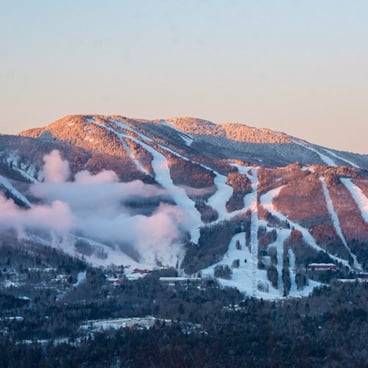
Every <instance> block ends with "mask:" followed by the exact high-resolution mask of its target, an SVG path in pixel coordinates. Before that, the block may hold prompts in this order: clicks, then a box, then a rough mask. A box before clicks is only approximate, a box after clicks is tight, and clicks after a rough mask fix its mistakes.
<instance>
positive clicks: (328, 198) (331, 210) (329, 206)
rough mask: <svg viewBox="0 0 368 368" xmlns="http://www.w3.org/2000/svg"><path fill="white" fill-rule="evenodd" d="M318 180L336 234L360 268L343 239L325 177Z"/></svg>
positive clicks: (358, 267)
mask: <svg viewBox="0 0 368 368" xmlns="http://www.w3.org/2000/svg"><path fill="white" fill-rule="evenodd" d="M319 180H320V181H321V184H322V189H323V194H324V196H325V199H326V204H327V209H328V212H329V214H330V216H331V220H332V223H333V225H334V228H335V231H336V234H337V235H338V237H339V238H340V239H341V241H342V243H343V244H344V247H345V248H346V249H347V251H348V252H349V254H350V256H351V257H352V258H353V260H354V267H355V268H356V269H359V270H362V266H361V264H359V262H358V261H357V259H356V256H355V255H354V254H353V253H351V250H350V248H349V246H348V243H347V241H346V239H345V236H344V234H343V232H342V229H341V226H340V221H339V217H338V216H337V213H336V211H335V208H334V206H333V203H332V199H331V196H330V192H329V191H328V188H327V184H326V181H325V179H324V178H323V177H320V178H319Z"/></svg>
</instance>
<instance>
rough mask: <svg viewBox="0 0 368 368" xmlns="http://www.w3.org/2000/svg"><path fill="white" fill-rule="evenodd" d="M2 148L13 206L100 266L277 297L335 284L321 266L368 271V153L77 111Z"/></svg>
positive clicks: (0, 170)
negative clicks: (60, 225) (163, 273)
mask: <svg viewBox="0 0 368 368" xmlns="http://www.w3.org/2000/svg"><path fill="white" fill-rule="evenodd" d="M246 140H248V141H246ZM250 140H251V142H250ZM0 141H1V142H2V145H1V149H0V179H1V180H0V189H1V191H2V192H3V196H4V197H5V198H8V200H3V205H6V206H8V207H10V208H11V210H12V211H13V212H14V218H15V219H17V218H22V224H23V225H22V226H25V227H26V228H34V227H35V220H34V216H35V214H37V211H39V210H40V209H42V211H48V213H50V215H52V214H53V213H56V214H58V213H59V216H61V215H60V213H61V214H62V216H65V219H66V220H67V221H69V222H66V223H70V226H69V227H68V230H65V231H64V233H63V234H61V235H60V238H61V239H62V240H61V241H60V242H59V243H58V244H56V245H55V244H54V245H53V246H58V247H62V248H64V249H65V251H67V252H69V253H71V254H80V252H82V254H83V256H84V257H86V258H87V259H88V260H89V261H91V262H92V263H96V264H100V265H104V264H105V265H106V264H109V262H113V263H117V264H125V266H127V265H130V266H132V265H134V266H135V267H145V268H151V269H152V268H156V267H168V266H170V267H174V268H176V269H177V272H179V273H180V274H183V273H184V274H197V273H200V274H201V275H202V276H204V277H216V278H217V279H218V280H220V282H221V283H222V284H223V285H224V286H233V287H237V288H238V289H239V290H241V291H242V292H244V293H246V294H251V295H254V296H257V297H262V298H269V299H274V298H276V299H277V298H280V297H281V298H282V297H284V296H288V295H291V296H300V295H307V294H308V293H309V292H310V290H311V289H313V287H314V286H315V285H317V284H318V283H316V281H321V280H324V279H326V278H330V277H332V276H333V275H334V274H331V272H329V273H327V274H328V275H327V276H326V274H325V273H321V274H316V273H313V272H312V271H311V270H309V268H308V267H309V266H308V265H309V264H312V263H316V262H317V263H318V262H320V263H321V262H322V263H327V264H334V267H337V274H338V275H340V277H348V276H349V275H350V276H351V275H352V274H355V273H361V272H363V271H365V270H368V268H367V266H368V252H367V247H366V244H368V225H367V219H368V214H367V212H366V211H367V210H366V207H365V204H366V201H367V202H368V200H367V198H368V173H367V167H368V156H365V155H358V154H352V153H347V152H341V151H336V150H331V149H328V148H325V147H321V146H317V145H312V144H310V143H308V142H306V141H304V140H301V139H298V138H294V137H290V136H288V135H286V134H285V133H280V132H273V131H271V130H268V129H256V128H252V127H247V126H244V125H241V124H233V123H230V124H222V125H216V124H214V123H212V122H208V121H205V120H201V119H196V118H172V119H166V120H162V119H161V120H154V121H150V120H142V119H139V120H135V119H130V118H126V117H122V116H118V115H111V116H106V115H104V116H102V115H69V116H66V117H64V118H62V119H59V120H57V121H55V122H54V123H52V124H50V125H49V126H47V127H44V128H35V129H31V130H27V131H23V132H21V133H20V134H19V135H18V136H1V137H0ZM276 142H277V143H276ZM50 165H51V166H50ZM49 166H50V167H49ZM65 168H67V170H66V171H65V172H66V174H65V176H64V177H62V178H61V181H59V182H57V183H53V182H49V181H48V180H49V179H50V178H51V176H50V175H49V176H48V174H47V172H48V170H51V171H52V170H54V174H56V171H57V170H59V171H60V170H61V172H62V171H63V170H64V169H65ZM58 180H59V179H58ZM55 188H58V190H56V189H55ZM109 191H110V192H111V194H110V193H109V194H107V192H109ZM89 192H90V193H91V194H89ZM127 193H128V194H127ZM114 196H115V197H114ZM84 197H85V198H84ZM83 198H84V199H83ZM103 198H107V199H106V201H107V204H106V205H105V204H103V201H104V199H103ZM9 201H13V202H14V203H15V204H14V205H13V204H11V203H10V202H9ZM55 201H56V202H55ZM59 202H60V203H59ZM55 203H56V204H57V205H55ZM14 206H15V207H14ZM17 206H18V207H19V206H20V207H23V208H27V210H22V211H23V212H22V211H20V210H19V209H18V208H17ZM57 211H59V212H57ZM91 211H92V212H91ZM19 216H20V217H19ZM68 216H69V217H68ZM106 216H107V217H106ZM105 217H106V219H105ZM2 221H3V222H4V221H5V220H4V219H1V218H0V225H1V223H2ZM15 225H17V224H8V225H7V226H15ZM142 228H145V231H146V232H147V233H148V232H151V234H154V235H152V236H150V235H147V234H146V233H144V232H142V231H141V230H140V229H142ZM47 229H48V230H50V231H51V233H52V232H55V231H56V232H57V231H59V233H60V230H57V229H55V224H54V223H52V221H50V223H49V225H48V228H47ZM44 230H45V229H44ZM32 231H33V233H32ZM32 231H31V233H32V234H33V235H32V236H34V235H35V234H34V230H32ZM37 236H39V235H37ZM331 267H332V266H331ZM128 273H129V272H128Z"/></svg>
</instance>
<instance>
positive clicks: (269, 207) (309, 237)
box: [260, 186, 350, 268]
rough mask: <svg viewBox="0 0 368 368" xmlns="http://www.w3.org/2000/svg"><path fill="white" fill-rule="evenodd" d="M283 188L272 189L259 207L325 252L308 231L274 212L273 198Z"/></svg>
mask: <svg viewBox="0 0 368 368" xmlns="http://www.w3.org/2000/svg"><path fill="white" fill-rule="evenodd" d="M283 187H284V186H281V187H278V188H276V189H272V190H270V191H269V192H267V193H266V194H264V195H262V196H261V199H260V202H261V205H262V206H263V207H264V208H265V209H266V210H267V211H268V212H270V213H271V214H272V215H274V216H275V217H277V218H279V219H280V220H281V221H285V222H288V223H289V224H290V226H292V227H293V228H295V229H296V230H298V231H300V232H301V233H302V235H303V238H304V240H305V241H306V242H307V243H308V244H309V245H310V246H311V247H313V248H314V249H316V250H318V251H322V252H325V250H324V249H323V248H321V247H320V246H319V245H318V244H317V242H316V240H315V239H314V238H313V236H312V235H311V234H310V233H309V231H308V229H306V228H304V227H302V226H301V225H299V224H298V223H296V222H293V221H291V220H290V219H289V218H287V217H286V216H284V215H283V214H282V213H280V212H278V211H276V210H275V208H274V205H273V199H274V198H275V197H277V196H278V195H279V193H280V191H281V189H282V188H283ZM329 256H330V257H331V258H332V259H334V260H335V261H338V262H341V263H343V264H344V265H346V266H347V267H349V268H350V265H349V263H348V261H346V260H345V259H341V258H338V257H336V256H334V255H332V254H329Z"/></svg>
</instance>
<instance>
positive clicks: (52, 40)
mask: <svg viewBox="0 0 368 368" xmlns="http://www.w3.org/2000/svg"><path fill="white" fill-rule="evenodd" d="M367 45H368V1H366V0H253V1H251V0H226V1H225V0H222V1H220V0H180V1H179V0H131V1H128V0H104V1H102V0H32V1H31V0H8V1H6V0H0V101H1V102H0V114H1V115H0V116H1V118H0V132H2V133H15V132H18V131H20V130H22V129H26V128H29V127H34V126H42V125H45V124H48V123H50V122H52V121H53V120H56V119H58V118H60V117H62V116H64V115H66V114H73V113H101V114H120V115H125V116H130V117H140V118H165V117H172V116H182V115H185V116H196V117H201V118H205V119H209V120H212V121H215V122H227V121H234V122H236V121H237V122H241V123H246V124H248V125H252V126H257V127H264V128H270V129H275V130H282V131H285V132H287V133H289V134H292V135H295V136H298V137H301V138H305V139H307V140H309V141H312V142H314V143H318V144H322V145H326V146H328V147H332V148H338V149H343V150H350V151H355V152H361V153H368V145H367V144H366V137H367V135H368V134H367V133H368V119H367V116H368V101H367V100H368V71H367V66H368V46H367Z"/></svg>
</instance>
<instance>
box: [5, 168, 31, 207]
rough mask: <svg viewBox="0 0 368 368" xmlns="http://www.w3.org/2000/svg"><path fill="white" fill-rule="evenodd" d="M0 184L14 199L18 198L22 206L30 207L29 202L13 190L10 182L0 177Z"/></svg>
mask: <svg viewBox="0 0 368 368" xmlns="http://www.w3.org/2000/svg"><path fill="white" fill-rule="evenodd" d="M0 184H2V185H3V186H4V187H5V188H6V189H7V190H8V191H9V192H10V193H11V194H12V195H13V196H14V197H16V198H18V199H19V200H20V201H22V202H23V203H24V204H26V205H27V206H29V207H31V206H32V205H31V202H29V200H28V199H27V198H26V197H25V196H24V195H23V194H22V193H21V192H19V191H18V190H17V189H15V188H14V186H13V185H12V184H11V183H10V181H9V180H8V179H7V178H4V177H3V176H2V175H0Z"/></svg>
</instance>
